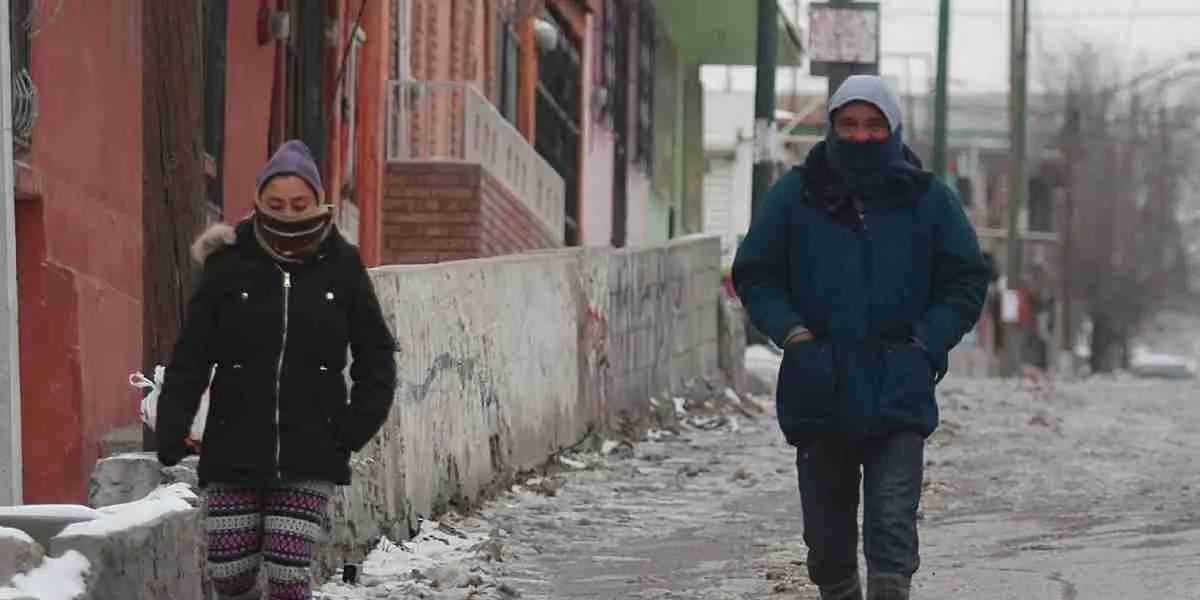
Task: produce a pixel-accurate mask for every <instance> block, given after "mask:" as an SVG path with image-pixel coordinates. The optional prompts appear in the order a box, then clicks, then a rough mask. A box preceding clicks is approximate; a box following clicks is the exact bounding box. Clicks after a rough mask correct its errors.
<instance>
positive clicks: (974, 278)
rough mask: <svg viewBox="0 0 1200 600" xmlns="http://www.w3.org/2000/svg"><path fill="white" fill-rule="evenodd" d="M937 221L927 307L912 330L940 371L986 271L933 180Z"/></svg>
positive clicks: (968, 321) (983, 294) (980, 292)
mask: <svg viewBox="0 0 1200 600" xmlns="http://www.w3.org/2000/svg"><path fill="white" fill-rule="evenodd" d="M933 185H937V186H939V187H940V188H941V190H942V193H940V194H936V195H935V197H936V198H937V202H938V206H937V211H938V212H937V221H936V225H935V228H934V257H933V280H932V294H931V300H930V304H929V306H928V307H927V308H926V310H925V313H924V314H923V315H922V316H921V318H920V320H919V321H918V322H917V323H916V325H914V326H913V334H914V335H915V336H916V338H917V340H919V341H920V342H921V344H923V345H924V346H925V348H926V350H927V351H928V352H929V354H930V356H931V357H932V358H933V360H934V362H935V366H936V367H937V370H938V372H939V374H944V373H945V372H946V362H947V354H949V352H950V350H951V349H953V348H954V347H955V346H956V345H958V343H959V342H960V341H962V338H963V336H964V335H966V334H967V332H969V331H970V330H971V328H972V327H974V326H975V322H976V321H977V320H978V319H979V315H980V313H982V312H983V304H984V301H985V299H986V298H987V290H988V282H989V281H990V279H991V271H990V270H989V269H988V266H987V263H986V262H985V261H984V258H983V253H982V252H981V251H980V249H979V238H978V237H977V236H976V235H975V229H974V228H973V227H972V226H971V223H970V221H968V220H967V215H966V213H965V212H964V211H963V209H962V206H961V205H960V203H959V202H958V199H957V198H956V197H955V196H954V193H953V192H951V191H950V190H949V188H946V187H945V186H944V185H943V184H941V183H940V182H934V184H933Z"/></svg>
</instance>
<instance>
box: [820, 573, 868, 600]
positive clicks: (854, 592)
mask: <svg viewBox="0 0 1200 600" xmlns="http://www.w3.org/2000/svg"><path fill="white" fill-rule="evenodd" d="M862 597H863V593H862V583H861V582H860V581H859V579H858V573H855V574H854V576H853V577H851V578H849V579H846V580H845V581H842V582H841V583H835V584H833V585H823V586H821V600H862Z"/></svg>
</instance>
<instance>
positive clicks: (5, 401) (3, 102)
mask: <svg viewBox="0 0 1200 600" xmlns="http://www.w3.org/2000/svg"><path fill="white" fill-rule="evenodd" d="M10 19H11V15H9V12H8V3H7V2H5V3H4V10H0V365H2V366H0V506H7V505H14V504H20V503H21V502H22V501H23V498H24V490H23V479H22V473H21V464H22V463H21V380H20V373H21V371H20V368H19V364H18V358H19V357H20V352H19V345H18V340H17V245H16V223H15V215H14V214H13V211H14V204H13V200H14V199H13V189H14V188H13V186H14V184H15V181H14V173H13V126H12V85H11V83H10V82H11V81H12V36H11V30H10V29H9V24H10Z"/></svg>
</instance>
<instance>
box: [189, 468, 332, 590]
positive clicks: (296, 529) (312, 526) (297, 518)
mask: <svg viewBox="0 0 1200 600" xmlns="http://www.w3.org/2000/svg"><path fill="white" fill-rule="evenodd" d="M333 488H334V486H333V484H331V483H326V482H320V481H294V482H283V483H277V484H274V485H270V486H265V487H247V486H244V485H236V484H224V483H211V484H209V485H208V486H207V487H206V488H205V497H206V499H207V504H208V515H207V522H206V528H207V530H208V563H209V569H210V571H211V574H212V579H213V587H215V588H216V590H217V594H218V595H219V596H218V597H220V598H227V597H228V598H240V597H250V596H249V595H250V594H251V593H252V592H253V590H254V586H255V584H256V583H257V581H258V572H259V568H260V566H261V564H262V563H263V562H265V563H266V567H267V581H268V582H269V584H270V592H271V593H270V598H271V600H308V599H309V598H311V597H312V591H311V589H310V576H309V562H310V560H311V558H312V547H313V543H314V542H315V541H317V540H318V539H320V537H321V536H322V534H323V532H324V528H325V522H326V519H327V514H326V510H327V507H328V504H329V496H330V495H331V494H332V493H333ZM254 598H255V600H257V596H254Z"/></svg>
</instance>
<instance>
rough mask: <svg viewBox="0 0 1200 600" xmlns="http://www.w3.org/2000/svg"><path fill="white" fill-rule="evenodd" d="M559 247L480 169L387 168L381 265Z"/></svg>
mask: <svg viewBox="0 0 1200 600" xmlns="http://www.w3.org/2000/svg"><path fill="white" fill-rule="evenodd" d="M557 245H558V244H557V243H555V242H554V240H553V237H552V236H551V235H550V233H549V232H548V231H547V229H546V227H545V226H544V225H542V224H541V222H540V221H538V220H537V218H536V217H535V216H534V215H533V213H531V212H530V211H529V210H528V209H526V208H525V206H524V205H523V204H521V202H520V201H519V200H517V199H516V198H515V197H514V196H513V195H512V194H511V193H510V192H509V191H508V189H507V188H506V187H505V186H504V185H503V184H502V183H500V182H499V181H497V180H496V179H494V178H493V177H492V176H491V175H488V174H487V173H486V172H484V170H483V168H482V167H481V166H479V165H475V164H462V163H438V162H407V163H391V164H389V165H388V166H387V181H386V183H385V188H384V201H383V253H382V259H383V264H423V263H436V262H445V261H451V260H465V259H470V258H481V257H485V256H500V255H505V254H517V253H520V252H525V251H529V250H539V249H545V248H553V247H556V246H557Z"/></svg>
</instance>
